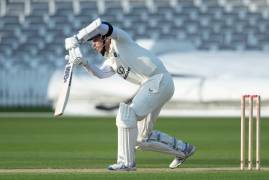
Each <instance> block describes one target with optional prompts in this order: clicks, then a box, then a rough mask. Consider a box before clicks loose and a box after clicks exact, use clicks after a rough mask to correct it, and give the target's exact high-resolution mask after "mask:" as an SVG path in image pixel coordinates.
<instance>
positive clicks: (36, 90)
mask: <svg viewBox="0 0 269 180" xmlns="http://www.w3.org/2000/svg"><path fill="white" fill-rule="evenodd" d="M51 73H52V72H47V71H46V72H40V71H39V69H36V70H16V71H14V72H11V71H7V70H0V106H5V107H16V106H22V107H25V106H48V105H50V102H49V100H48V99H47V87H48V81H49V78H50V74H51Z"/></svg>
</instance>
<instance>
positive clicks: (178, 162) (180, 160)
mask: <svg viewBox="0 0 269 180" xmlns="http://www.w3.org/2000/svg"><path fill="white" fill-rule="evenodd" d="M195 151H196V148H195V146H193V145H191V144H189V143H186V148H185V149H184V151H183V153H184V154H185V157H176V158H175V159H174V160H173V161H172V162H171V163H170V165H169V167H170V168H171V169H174V168H176V167H178V166H180V165H181V164H182V163H184V161H185V160H186V159H187V158H188V157H190V156H191V155H193V153H194V152H195Z"/></svg>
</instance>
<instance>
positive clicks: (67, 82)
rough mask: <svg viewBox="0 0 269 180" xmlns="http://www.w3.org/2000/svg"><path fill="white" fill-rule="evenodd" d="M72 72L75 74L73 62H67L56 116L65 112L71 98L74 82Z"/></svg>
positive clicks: (55, 112)
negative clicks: (72, 83)
mask: <svg viewBox="0 0 269 180" xmlns="http://www.w3.org/2000/svg"><path fill="white" fill-rule="evenodd" d="M72 74H73V64H72V63H67V64H66V66H65V69H64V76H63V81H62V87H61V91H60V93H59V97H58V100H57V104H56V107H55V111H54V116H61V115H63V113H64V110H65V107H66V104H67V101H68V98H69V93H70V88H71V82H72Z"/></svg>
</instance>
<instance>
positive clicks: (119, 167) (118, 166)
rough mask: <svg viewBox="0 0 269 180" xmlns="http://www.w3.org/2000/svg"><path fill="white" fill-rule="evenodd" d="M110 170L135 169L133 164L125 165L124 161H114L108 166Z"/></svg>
mask: <svg viewBox="0 0 269 180" xmlns="http://www.w3.org/2000/svg"><path fill="white" fill-rule="evenodd" d="M107 169H108V170H110V171H136V166H135V164H134V165H133V166H125V165H124V163H116V164H112V165H110V166H108V168H107Z"/></svg>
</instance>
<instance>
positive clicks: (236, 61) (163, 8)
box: [0, 0, 269, 116]
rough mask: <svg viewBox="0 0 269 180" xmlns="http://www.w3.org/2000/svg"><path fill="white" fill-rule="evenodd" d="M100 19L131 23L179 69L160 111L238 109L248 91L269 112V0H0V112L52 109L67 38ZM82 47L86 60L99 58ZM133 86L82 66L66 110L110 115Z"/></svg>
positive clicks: (134, 32)
mask: <svg viewBox="0 0 269 180" xmlns="http://www.w3.org/2000/svg"><path fill="white" fill-rule="evenodd" d="M97 17H101V19H102V20H105V21H108V22H110V23H111V24H113V25H115V26H118V27H120V28H122V29H124V30H126V31H127V32H128V33H129V34H130V35H131V36H132V37H133V38H134V40H136V41H137V42H138V43H139V44H140V45H141V46H143V47H145V48H148V49H150V50H151V51H153V52H154V53H155V54H157V56H159V57H160V59H161V60H162V61H163V63H164V64H165V65H166V66H167V68H168V70H169V72H170V73H171V74H172V75H173V77H174V81H175V85H176V91H175V95H174V97H173V98H172V100H171V101H170V103H168V104H167V105H166V107H165V109H164V111H162V115H184V116H186V115H192V116H195V115H197V116H201V115H207V116H208V115H222V116H237V115H238V116H239V115H240V111H239V109H240V97H241V95H243V94H259V95H261V98H262V106H263V107H262V114H263V115H265V116H266V115H267V116H268V115H269V111H268V107H269V81H268V80H269V71H268V68H269V56H268V55H269V54H268V52H269V31H268V28H269V0H0V110H1V111H2V112H6V111H13V110H14V111H22V112H25V111H48V112H51V111H53V108H54V105H55V102H56V99H57V96H58V93H59V90H60V85H61V82H62V81H61V79H62V76H63V71H64V66H65V64H66V61H65V60H64V56H65V54H66V51H65V49H64V39H65V38H66V37H68V36H72V35H74V34H76V33H77V32H78V31H79V30H80V29H81V28H83V27H85V26H87V25H88V24H89V23H90V22H91V21H92V20H94V19H95V18H97ZM82 48H83V49H82V50H83V54H84V56H85V57H86V58H87V59H88V60H89V61H90V62H94V63H101V62H102V61H103V60H102V58H101V57H100V56H99V55H98V54H96V53H95V52H93V50H92V49H91V48H90V45H84V46H83V47H82ZM136 89H137V87H136V86H134V85H131V84H129V83H127V82H125V81H123V80H121V79H119V78H118V77H113V78H109V79H105V80H98V79H97V78H95V77H93V76H92V75H91V74H87V73H86V72H85V71H83V69H82V68H76V70H75V72H74V78H73V82H72V88H71V94H70V100H69V103H68V106H67V108H66V114H76V115H111V114H113V113H115V110H113V109H114V108H110V107H115V106H116V105H117V104H118V103H119V102H120V101H124V100H126V99H128V97H130V96H131V95H132V94H133V93H134V92H135V90H136ZM100 105H102V106H105V107H108V108H103V110H100V109H98V107H100ZM105 109H106V110H105ZM108 109H112V111H110V110H108Z"/></svg>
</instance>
